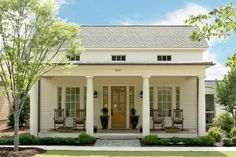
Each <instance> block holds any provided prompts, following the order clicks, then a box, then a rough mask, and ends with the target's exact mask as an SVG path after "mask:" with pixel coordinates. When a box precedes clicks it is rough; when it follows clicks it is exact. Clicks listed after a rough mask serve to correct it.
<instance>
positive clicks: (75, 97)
mask: <svg viewBox="0 0 236 157" xmlns="http://www.w3.org/2000/svg"><path fill="white" fill-rule="evenodd" d="M195 29H197V28H194V27H189V26H173V25H170V26H161V25H160V26H158V25H148V26H146V25H130V26H122V25H114V26H113V25H100V26H92V25H91V26H81V34H80V35H79V38H80V39H81V41H82V43H83V46H84V47H85V52H83V53H82V54H81V55H80V56H77V57H73V58H71V62H73V63H75V64H77V65H78V66H76V67H73V68H67V67H63V68H62V65H58V67H56V68H55V69H54V70H53V71H50V72H48V73H47V74H45V75H44V76H43V77H42V79H41V80H40V81H39V82H38V83H37V84H36V85H35V86H34V87H33V88H32V91H31V96H30V98H31V106H30V111H31V113H30V133H31V134H33V135H39V136H60V135H61V136H78V131H77V132H72V133H60V132H57V131H52V130H53V127H54V119H53V118H54V109H57V108H62V109H64V110H65V117H66V126H67V127H72V126H73V118H75V117H77V116H78V114H77V113H78V112H77V111H78V110H80V109H86V124H85V125H86V133H88V134H90V135H95V136H99V135H106V134H107V133H112V134H113V133H114V134H120V133H124V132H125V133H127V134H128V135H133V134H137V135H140V136H145V135H149V134H158V136H159V137H170V136H179V137H193V136H201V135H204V134H205V131H206V125H205V70H206V69H207V68H209V67H211V66H213V65H214V64H213V63H212V62H211V61H210V62H205V61H203V53H204V52H205V51H207V50H208V44H207V42H206V41H205V40H202V41H200V42H199V41H191V40H190V39H189V36H190V33H191V32H193V30H195ZM103 106H105V107H108V114H109V125H108V131H107V130H100V129H101V122H100V115H101V109H102V107H103ZM131 107H135V109H136V110H137V113H136V114H137V115H139V122H138V123H139V124H138V126H142V133H139V132H138V131H136V132H135V130H131V129H130V127H131V125H130V109H131ZM176 108H180V109H183V117H184V121H183V126H184V131H180V132H178V133H173V134H171V133H168V134H167V133H165V131H160V130H154V131H153V130H152V128H153V127H152V126H153V125H152V114H150V113H151V112H152V110H153V109H160V110H161V112H162V117H164V118H165V120H164V121H165V126H166V127H170V126H172V118H171V117H172V116H173V112H172V110H173V109H176ZM150 111H151V112H150ZM94 125H97V126H98V129H99V130H100V131H99V133H96V134H95V133H94Z"/></svg>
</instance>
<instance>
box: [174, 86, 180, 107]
mask: <svg viewBox="0 0 236 157" xmlns="http://www.w3.org/2000/svg"><path fill="white" fill-rule="evenodd" d="M175 103H176V109H180V87H176V88H175Z"/></svg>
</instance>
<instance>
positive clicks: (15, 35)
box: [0, 0, 81, 151]
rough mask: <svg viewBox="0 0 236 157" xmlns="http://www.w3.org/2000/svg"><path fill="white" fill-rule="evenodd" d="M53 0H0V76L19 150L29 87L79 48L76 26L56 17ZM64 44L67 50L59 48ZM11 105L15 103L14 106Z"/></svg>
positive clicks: (15, 142) (55, 5) (55, 7)
mask: <svg viewBox="0 0 236 157" xmlns="http://www.w3.org/2000/svg"><path fill="white" fill-rule="evenodd" d="M56 9H57V3H56V1H55V0H46V1H42V0H1V1H0V44H1V47H0V77H1V79H2V81H3V87H4V89H5V90H4V94H5V96H6V98H7V100H8V102H9V104H10V109H11V112H12V114H13V116H14V150H15V151H18V150H19V117H20V113H21V110H22V108H23V106H24V102H25V101H26V99H27V95H28V93H29V91H30V89H31V87H32V86H33V85H34V84H35V83H36V81H37V80H39V79H40V77H41V76H42V75H43V74H45V73H46V72H48V71H50V70H52V69H53V68H55V67H56V65H57V64H55V63H58V62H59V63H60V62H63V61H65V57H61V56H65V55H64V54H65V53H68V54H69V55H76V54H77V53H79V52H80V50H81V49H80V42H79V40H78V39H77V36H78V34H79V32H80V29H79V26H78V25H76V24H69V23H66V22H64V21H62V20H59V19H57V18H56V17H55V13H56ZM64 45H66V46H67V47H66V49H63V50H66V52H65V51H64V52H62V48H63V46H64ZM13 106H14V107H13Z"/></svg>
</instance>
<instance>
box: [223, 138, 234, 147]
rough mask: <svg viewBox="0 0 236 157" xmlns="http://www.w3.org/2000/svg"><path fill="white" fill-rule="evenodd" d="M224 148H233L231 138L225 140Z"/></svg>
mask: <svg viewBox="0 0 236 157" xmlns="http://www.w3.org/2000/svg"><path fill="white" fill-rule="evenodd" d="M223 143H224V146H232V145H233V142H232V140H231V139H230V138H225V139H223Z"/></svg>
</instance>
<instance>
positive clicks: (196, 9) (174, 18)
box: [153, 3, 209, 25]
mask: <svg viewBox="0 0 236 157" xmlns="http://www.w3.org/2000/svg"><path fill="white" fill-rule="evenodd" d="M208 11H209V10H208V9H207V8H205V7H203V6H201V5H198V4H195V3H188V4H187V5H186V6H185V7H184V8H182V9H177V10H175V11H172V12H169V13H167V15H166V17H165V19H164V20H156V21H153V23H154V24H163V25H166V24H168V25H174V24H184V20H186V19H187V18H188V17H189V16H190V15H198V14H207V13H208Z"/></svg>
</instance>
